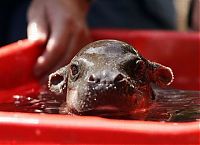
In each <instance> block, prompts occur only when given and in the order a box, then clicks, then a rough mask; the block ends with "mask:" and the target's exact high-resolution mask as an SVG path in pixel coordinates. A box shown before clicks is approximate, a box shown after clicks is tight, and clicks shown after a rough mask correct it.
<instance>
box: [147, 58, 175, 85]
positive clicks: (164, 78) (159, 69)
mask: <svg viewBox="0 0 200 145" xmlns="http://www.w3.org/2000/svg"><path fill="white" fill-rule="evenodd" d="M151 64H152V68H153V69H152V72H151V73H150V79H151V81H153V82H155V83H156V84H157V85H158V86H161V87H163V86H166V85H170V84H171V83H172V82H173V80H174V75H173V72H172V70H171V68H169V67H166V66H163V65H161V64H159V63H155V62H153V63H151Z"/></svg>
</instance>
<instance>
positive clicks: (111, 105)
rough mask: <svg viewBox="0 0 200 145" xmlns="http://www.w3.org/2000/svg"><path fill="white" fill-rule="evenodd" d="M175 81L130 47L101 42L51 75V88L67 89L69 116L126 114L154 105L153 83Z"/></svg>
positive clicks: (163, 70) (117, 43)
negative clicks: (150, 103) (150, 104)
mask: <svg viewBox="0 0 200 145" xmlns="http://www.w3.org/2000/svg"><path fill="white" fill-rule="evenodd" d="M172 79H173V76H172V72H171V69H170V68H168V67H165V66H162V65H160V64H157V63H153V62H150V61H148V60H146V59H144V58H143V57H142V56H141V55H140V54H138V52H137V51H136V50H135V49H134V48H133V47H131V46H130V45H128V44H126V43H124V42H121V41H116V40H100V41H96V42H93V43H91V44H89V45H87V46H86V47H84V48H83V49H82V50H81V51H80V52H79V53H78V54H77V55H76V56H75V57H74V58H73V59H72V61H71V62H70V64H68V65H67V66H65V67H63V68H61V69H59V70H58V71H56V72H55V73H53V74H51V75H50V76H49V88H50V90H51V91H53V92H55V93H57V94H59V93H62V92H63V90H65V89H67V94H66V105H65V109H64V110H65V112H67V113H72V114H80V115H85V114H86V115H89V114H96V113H97V114H98V113H116V112H126V113H127V112H131V111H133V110H134V109H136V108H138V107H144V105H147V104H149V102H151V99H152V98H153V96H152V93H151V86H150V84H151V83H155V84H157V85H160V86H163V85H168V84H170V83H171V81H172Z"/></svg>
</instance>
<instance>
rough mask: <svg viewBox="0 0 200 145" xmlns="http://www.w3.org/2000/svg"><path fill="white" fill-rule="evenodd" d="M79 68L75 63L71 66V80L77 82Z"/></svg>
mask: <svg viewBox="0 0 200 145" xmlns="http://www.w3.org/2000/svg"><path fill="white" fill-rule="evenodd" d="M79 71H80V70H79V66H78V64H77V63H73V64H71V66H70V72H71V79H72V80H74V81H75V80H76V79H77V78H78V75H79Z"/></svg>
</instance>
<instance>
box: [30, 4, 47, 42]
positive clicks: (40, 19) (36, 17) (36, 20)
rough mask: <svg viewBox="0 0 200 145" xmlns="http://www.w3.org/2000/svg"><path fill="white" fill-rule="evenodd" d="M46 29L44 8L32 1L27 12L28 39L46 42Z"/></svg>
mask: <svg viewBox="0 0 200 145" xmlns="http://www.w3.org/2000/svg"><path fill="white" fill-rule="evenodd" d="M36 2H37V1H36ZM47 27H48V26H47V20H46V18H45V9H44V6H40V5H38V4H37V3H34V1H33V3H32V4H31V6H30V8H29V11H28V28H27V35H28V39H29V40H32V41H37V40H42V41H46V39H47V36H48V31H47V30H48V29H47Z"/></svg>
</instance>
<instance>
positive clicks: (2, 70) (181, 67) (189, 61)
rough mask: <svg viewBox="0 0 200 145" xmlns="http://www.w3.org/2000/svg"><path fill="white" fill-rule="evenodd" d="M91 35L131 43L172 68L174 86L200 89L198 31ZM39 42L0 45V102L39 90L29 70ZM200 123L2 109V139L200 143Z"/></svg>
mask: <svg viewBox="0 0 200 145" xmlns="http://www.w3.org/2000/svg"><path fill="white" fill-rule="evenodd" d="M92 37H93V39H94V40H98V39H118V40H122V41H125V42H128V43H130V44H132V45H133V46H134V47H135V48H137V49H138V50H139V52H140V53H141V54H142V55H143V56H145V57H146V58H148V59H150V60H152V61H156V62H159V63H162V64H164V65H167V66H169V67H171V68H172V69H173V71H174V74H175V80H174V83H173V85H172V87H173V88H177V89H185V90H200V74H199V71H200V65H199V63H200V58H199V56H200V34H199V33H178V32H166V31H130V30H93V31H92ZM42 49H43V46H42V44H40V42H37V43H32V42H29V41H27V40H23V41H19V42H17V43H14V44H11V45H8V46H5V47H3V48H1V49H0V103H4V102H9V101H10V99H11V96H12V95H27V94H30V93H34V92H38V91H39V90H40V87H41V86H40V84H39V82H38V80H37V79H36V78H35V77H34V75H33V74H32V69H33V66H34V63H35V61H36V58H37V56H38V55H40V54H41V52H42ZM199 123H200V122H188V123H164V122H151V121H134V120H114V119H103V118H100V117H78V116H76V117H75V116H64V115H52V114H50V115H49V114H32V113H14V112H3V111H2V112H0V144H3V143H4V144H11V143H12V144H24V143H26V144H36V143H37V144H66V143H74V144H80V143H83V144H85V143H95V144H97V143H99V144H106V143H119V144H124V143H131V144H199V143H200V142H199V141H200V140H199V135H200V129H199Z"/></svg>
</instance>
